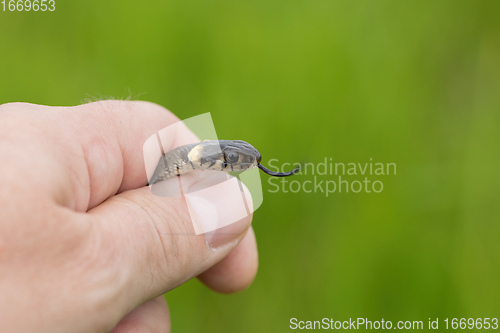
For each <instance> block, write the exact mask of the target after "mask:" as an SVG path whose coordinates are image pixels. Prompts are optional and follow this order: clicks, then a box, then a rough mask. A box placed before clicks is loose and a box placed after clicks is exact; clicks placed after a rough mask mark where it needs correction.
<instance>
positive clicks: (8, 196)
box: [0, 101, 257, 332]
mask: <svg viewBox="0 0 500 333" xmlns="http://www.w3.org/2000/svg"><path fill="white" fill-rule="evenodd" d="M177 121H178V119H177V118H176V117H175V116H174V115H173V114H172V113H170V112H169V111H167V110H165V109H164V108H162V107H160V106H158V105H155V104H152V103H147V102H125V101H102V102H96V103H91V104H86V105H81V106H77V107H48V106H39V105H32V104H23V103H14V104H4V105H1V106H0V177H1V186H0V202H1V205H2V208H1V211H0V295H1V297H0V322H1V323H2V331H5V332H35V331H36V332H109V331H111V330H113V332H139V331H141V332H143V331H144V332H166V331H169V328H170V318H169V314H168V308H167V304H166V302H165V299H164V297H163V294H164V293H165V292H167V291H169V290H171V289H173V288H175V287H177V286H179V285H181V284H182V283H184V282H186V281H188V280H189V279H191V278H193V277H196V276H198V278H199V279H200V280H201V281H202V282H204V283H205V284H206V285H207V286H208V287H210V288H212V289H214V290H216V291H219V292H223V293H229V292H235V291H239V290H241V289H244V288H246V287H247V286H248V285H249V284H250V283H251V282H252V280H253V278H254V276H255V274H256V270H257V250H256V243H255V237H254V234H253V231H252V228H251V227H250V222H251V215H250V216H248V217H245V218H243V219H241V220H240V221H238V222H236V223H234V224H232V225H231V226H230V227H231V232H229V233H225V234H219V233H220V230H217V231H215V232H214V233H213V234H211V235H210V239H211V241H210V242H209V243H207V237H205V235H203V234H202V235H199V236H196V235H194V234H193V233H192V228H193V226H192V224H191V219H190V216H189V213H188V209H187V206H186V202H185V200H184V198H183V197H179V198H175V197H168V198H166V197H159V196H156V195H154V194H152V193H151V191H150V189H149V188H148V187H146V185H147V176H146V171H145V167H144V160H143V151H142V150H143V144H144V142H145V141H146V139H147V138H148V137H150V136H151V135H154V134H155V133H156V132H158V131H159V130H160V129H162V128H165V127H167V126H168V125H170V124H172V123H175V122H177ZM170 139H171V141H170V144H171V145H172V147H171V148H173V147H175V146H179V145H182V144H185V143H187V142H190V141H192V140H193V134H192V133H191V132H189V131H188V130H185V131H178V132H177V133H175V135H174V136H173V137H171V138H170ZM238 195H239V193H234V192H232V190H231V189H230V190H228V191H224V192H222V193H218V195H217V198H218V199H217V203H216V205H217V209H221V210H224V209H230V208H231V207H232V205H233V201H234V200H235V199H234V198H237V197H238ZM214 197H215V196H214Z"/></svg>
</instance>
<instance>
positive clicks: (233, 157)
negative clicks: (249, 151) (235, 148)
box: [226, 152, 240, 163]
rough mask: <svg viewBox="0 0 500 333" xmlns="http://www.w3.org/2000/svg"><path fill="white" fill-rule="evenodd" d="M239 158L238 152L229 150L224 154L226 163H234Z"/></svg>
mask: <svg viewBox="0 0 500 333" xmlns="http://www.w3.org/2000/svg"><path fill="white" fill-rule="evenodd" d="M239 159H240V155H238V153H234V152H231V153H229V154H226V162H227V163H236V162H238V160H239Z"/></svg>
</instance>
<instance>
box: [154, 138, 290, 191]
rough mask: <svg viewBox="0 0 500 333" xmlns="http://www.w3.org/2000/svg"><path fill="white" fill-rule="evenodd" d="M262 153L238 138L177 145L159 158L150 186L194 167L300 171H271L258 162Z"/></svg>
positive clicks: (201, 168) (281, 173)
mask: <svg viewBox="0 0 500 333" xmlns="http://www.w3.org/2000/svg"><path fill="white" fill-rule="evenodd" d="M260 161H261V155H260V153H259V151H258V150H257V149H255V148H254V147H253V146H252V145H251V144H249V143H248V142H245V141H241V140H206V141H202V142H198V143H191V144H187V145H184V146H180V147H177V148H175V149H173V150H171V151H169V152H167V153H165V155H163V156H161V157H160V160H159V162H158V165H157V167H156V170H155V172H154V174H153V176H152V177H151V179H150V181H149V185H153V184H155V183H158V182H161V181H164V180H167V179H169V178H172V177H175V176H180V175H183V174H186V173H189V172H192V171H194V170H216V171H245V170H248V169H252V168H255V167H259V168H260V169H261V170H262V171H264V172H265V173H267V174H269V175H271V176H277V177H284V176H290V175H293V174H294V173H296V172H298V171H299V168H296V169H294V170H292V171H290V172H274V171H271V170H269V169H267V168H265V167H264V166H263V165H262V164H260Z"/></svg>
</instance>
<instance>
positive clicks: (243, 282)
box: [198, 228, 259, 294]
mask: <svg viewBox="0 0 500 333" xmlns="http://www.w3.org/2000/svg"><path fill="white" fill-rule="evenodd" d="M258 265H259V264H258V255H257V242H256V240H255V234H254V231H253V228H250V229H248V232H247V234H246V235H245V237H244V238H243V239H242V240H241V242H240V243H239V244H238V246H236V248H235V249H234V250H233V251H231V253H229V255H227V256H226V257H225V258H224V259H222V261H220V262H219V263H217V264H216V265H214V266H212V267H211V268H209V269H208V270H207V271H205V272H203V273H202V274H200V275H198V279H199V280H200V281H201V282H203V283H204V284H205V285H206V286H207V287H209V288H211V289H213V290H214V291H217V292H220V293H224V294H229V293H235V292H238V291H241V290H244V289H246V288H248V287H249V286H250V284H252V282H253V280H254V278H255V275H256V274H257V268H258Z"/></svg>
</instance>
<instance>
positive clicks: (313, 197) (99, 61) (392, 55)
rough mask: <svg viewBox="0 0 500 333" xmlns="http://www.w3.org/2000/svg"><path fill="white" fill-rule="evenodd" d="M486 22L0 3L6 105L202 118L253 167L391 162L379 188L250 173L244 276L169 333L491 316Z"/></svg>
mask: <svg viewBox="0 0 500 333" xmlns="http://www.w3.org/2000/svg"><path fill="white" fill-rule="evenodd" d="M499 17H500V2H499V1H496V0H491V1H487V0H486V1H477V0H475V1H472V0H471V1H458V0H454V1H445V0H440V1H430V0H425V1H397V0H394V1H324V0H323V1H321V0H317V1H305V0H304V1H291V0H275V1H264V0H254V1H234V0H233V1H202V0H196V1H195V0H183V1H150V0H147V1H141V2H139V1H97V0H88V1H71V2H70V1H62V0H56V11H55V12H53V13H48V12H47V13H33V12H30V13H12V12H0V103H5V102H13V101H24V102H32V103H39V104H48V105H77V104H80V103H82V101H83V100H86V99H90V100H92V99H100V98H106V97H113V98H132V99H143V100H149V101H153V102H156V103H159V104H161V105H163V106H165V107H167V108H169V109H170V110H172V111H173V112H174V113H176V114H177V115H178V116H179V117H180V118H187V117H191V116H194V115H197V114H200V113H204V112H211V113H212V117H213V120H214V123H215V126H216V129H217V131H218V135H219V138H224V139H242V140H245V141H248V142H251V143H252V144H253V145H254V146H256V147H257V148H258V149H259V150H260V151H261V153H262V154H263V158H264V161H266V160H268V159H270V158H277V159H280V161H282V162H285V161H286V162H295V161H309V162H322V161H324V158H325V157H327V158H330V157H331V158H333V161H335V162H344V163H349V162H354V163H358V162H359V163H366V162H368V161H369V159H370V158H372V159H373V162H382V163H396V164H397V175H391V176H377V177H371V178H370V179H372V180H381V181H383V183H384V190H383V192H381V193H379V194H375V193H358V194H356V193H334V194H331V195H330V196H328V198H327V197H326V196H325V194H324V193H304V192H303V191H301V192H299V193H283V192H279V193H269V192H268V190H270V189H273V187H272V186H271V185H269V184H268V183H267V179H268V177H267V176H265V175H263V177H262V179H263V186H264V203H263V205H262V207H261V208H260V209H259V210H258V211H257V212H256V213H255V215H254V222H253V225H254V228H255V231H256V234H257V239H258V244H259V252H260V269H259V273H258V275H257V278H256V280H255V282H254V284H253V285H252V286H251V287H250V288H249V289H248V290H246V291H244V292H242V293H239V294H235V295H229V296H228V295H219V294H216V293H214V292H212V291H210V290H208V289H207V288H205V287H204V286H203V285H202V284H201V283H200V282H198V281H196V280H193V281H190V282H188V283H187V284H186V285H184V286H182V287H180V288H178V289H176V290H174V291H172V292H170V293H169V294H167V300H168V301H169V305H170V308H171V313H172V324H173V331H176V332H288V331H290V329H289V320H290V318H291V317H297V318H299V319H302V320H321V319H322V318H323V317H332V318H337V319H340V320H346V319H348V318H357V317H366V318H369V319H371V320H380V319H381V318H384V319H385V320H392V321H397V320H423V321H424V322H425V323H427V319H428V318H434V317H439V318H444V317H450V318H454V317H459V318H460V317H466V318H468V317H472V318H478V317H499V316H500V311H499V303H500V266H499V265H500V246H499V244H498V241H499V240H500V224H499V221H500V211H499V210H500V209H499V207H500V205H499V202H498V201H499V200H498V199H499V195H500V191H499V187H500V177H499V174H498V172H499V170H500V154H499V153H500V19H499ZM295 177H296V178H294V180H298V181H300V182H303V181H305V180H308V179H313V176H312V175H299V176H295ZM330 179H336V177H335V176H318V180H330ZM351 179H359V180H362V179H363V177H361V176H358V177H351ZM441 331H442V330H441Z"/></svg>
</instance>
